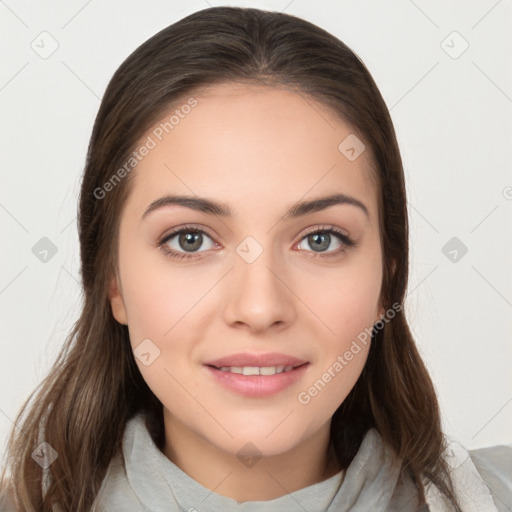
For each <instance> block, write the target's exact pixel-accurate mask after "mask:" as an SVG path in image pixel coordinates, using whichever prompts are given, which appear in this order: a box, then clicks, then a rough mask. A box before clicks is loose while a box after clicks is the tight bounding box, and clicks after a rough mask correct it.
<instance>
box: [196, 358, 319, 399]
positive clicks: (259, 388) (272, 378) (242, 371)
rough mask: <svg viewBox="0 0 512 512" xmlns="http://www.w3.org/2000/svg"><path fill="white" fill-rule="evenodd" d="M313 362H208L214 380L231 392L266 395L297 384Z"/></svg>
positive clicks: (251, 395)
mask: <svg viewBox="0 0 512 512" xmlns="http://www.w3.org/2000/svg"><path fill="white" fill-rule="evenodd" d="M309 366H310V363H309V362H308V363H301V364H297V365H295V366H293V365H288V366H284V365H278V366H220V367H217V366H215V365H212V364H205V365H203V367H204V368H205V370H206V372H207V375H208V376H209V378H212V379H213V382H215V383H216V384H218V385H220V386H221V387H222V388H223V389H225V390H228V391H229V392H231V393H235V394H237V395H242V396H245V397H249V398H266V397H271V396H275V395H277V394H278V393H280V392H284V391H285V390H287V389H288V388H293V387H294V386H296V385H297V384H298V383H299V381H301V380H303V379H304V378H305V375H306V372H307V369H308V367H309Z"/></svg>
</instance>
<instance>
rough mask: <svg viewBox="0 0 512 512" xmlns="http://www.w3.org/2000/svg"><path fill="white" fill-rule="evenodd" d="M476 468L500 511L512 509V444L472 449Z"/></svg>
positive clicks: (471, 454)
mask: <svg viewBox="0 0 512 512" xmlns="http://www.w3.org/2000/svg"><path fill="white" fill-rule="evenodd" d="M469 455H470V457H471V461H472V462H473V464H474V466H475V468H476V470H477V471H478V473H479V474H480V476H481V477H482V479H483V481H484V482H485V484H486V485H487V487H488V488H489V490H490V491H491V495H492V497H493V500H494V503H495V504H496V508H497V509H498V511H499V512H502V511H506V512H510V510H512V446H505V445H500V446H491V447H489V448H479V449H476V450H470V451H469Z"/></svg>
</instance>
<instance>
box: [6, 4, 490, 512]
mask: <svg viewBox="0 0 512 512" xmlns="http://www.w3.org/2000/svg"><path fill="white" fill-rule="evenodd" d="M79 235H80V246H81V263H82V265H81V275H82V281H83V289H84V306H83V311H82V315H81V317H80V319H79V320H78V321H77V323H76V324H75V326H74V329H73V330H72V332H71V333H70V335H69V338H68V340H67V343H66V345H65V347H64V348H63V350H62V353H61V354H60V357H59V358H58V361H57V362H56V363H55V366H54V367H53V369H52V371H51V372H50V374H49V375H48V377H47V378H46V379H45V380H44V381H43V382H42V384H41V386H40V389H39V391H38V392H37V394H36V395H35V397H34V400H33V403H31V404H30V405H29V401H27V403H26V404H25V407H24V408H23V410H22V411H21V412H20V415H19V418H18V420H17V422H16V423H17V424H18V425H19V428H18V429H17V430H16V432H13V435H12V437H11V440H10V446H9V448H10V451H9V464H10V467H11V468H12V478H11V479H10V481H9V483H10V488H11V491H10V505H9V506H10V507H11V508H12V510H41V511H50V510H63V511H69V510H73V511H79V512H82V511H84V512H85V511H89V510H108V511H110V510H124V511H131V510H155V511H156V510H201V511H202V510H230V509H231V508H237V509H238V508H240V507H241V508H242V509H243V510H246V511H261V510H280V511H281V510H284V511H286V510H290V511H291V510H318V511H320V510H328V511H334V510H336V511H345V510H372V511H374V510H382V511H384V510H386V511H388V510H402V511H404V512H406V511H412V510H419V509H422V510H428V509H429V508H428V507H430V510H456V511H459V512H461V511H464V512H466V511H468V510H479V511H482V510H496V507H495V505H494V503H493V497H492V496H491V494H490V493H489V489H488V488H487V486H486V485H485V483H484V482H483V481H482V479H481V477H480V475H479V473H478V471H477V470H476V469H475V466H474V465H473V463H472V462H471V459H469V458H467V453H466V452H465V451H464V450H463V449H460V450H459V451H460V453H458V451H457V450H454V445H453V444H452V445H449V443H448V442H447V440H446V438H445V436H444V435H443V433H442V430H441V426H440V416H439V408H438V403H437V399H436V396H435V392H434V388H433V385H432V382H431V379H430V377H429V375H428V373H427V370H426V368H425V365H424V364H423V362H422V360H421V358H420V356H419V354H418V351H417V349H416V347H415V344H414V341H413V338H412V336H411V333H410V330H409V327H408V324H407V321H406V318H405V316H404V312H403V308H402V304H403V299H404V295H405V290H406V286H407V276H408V245H407V243H408V224H407V209H406V196H405V186H404V177H403V168H402V163H401V159H400V153H399V150H398V144H397V141H396V138H395V133H394V129H393V125H392V122H391V119H390V116H389V113H388V110H387V108H386V106H385V103H384V101H383V99H382V97H381V95H380V93H379V91H378V89H377V87H376V85H375V83H374V81H373V79H372V78H371V76H370V74H369V72H368V71H367V69H366V68H365V66H364V65H363V63H362V62H361V61H360V60H359V59H358V57H357V56H356V55H355V54H354V53H353V52H352V51H351V50H350V49H349V48H347V46H346V45H344V44H343V43H342V42H341V41H339V40H338V39H336V38H335V37H334V36H332V35H330V34H328V33H327V32H325V31H324V30H322V29H320V28H318V27H316V26H314V25H312V24H311V23H308V22H306V21H304V20H301V19H299V18H296V17H293V16H289V15H285V14H281V13H277V12H265V11H260V10H256V9H241V8H229V7H218V8H211V9H206V10H203V11H200V12H196V13H194V14H192V15H190V16H188V17H186V18H184V19H182V20H181V21H179V22H177V23H175V24H173V25H171V26H169V27H167V28H166V29H164V30H162V31H161V32H159V33H158V34H156V35H155V36H154V37H152V38H151V39H149V40H148V41H146V42H145V43H144V44H143V45H142V46H140V47H139V48H138V49H137V50H136V51H135V52H134V53H133V54H132V55H130V56H129V57H128V58H127V59H126V61H125V62H124V63H123V64H122V65H121V66H120V68H119V69H118V70H117V72H116V73H115V75H114V77H113V78H112V80H111V82H110V84H109V86H108V88H107V90H106V92H105V95H104V98H103V100H102V103H101V106H100V110H99V113H98V115H97V118H96V122H95V125H94V129H93V133H92V137H91V141H90V145H89V150H88V156H87V163H86V168H85V172H84V177H83V182H82V188H81V194H80V204H79ZM459 448H460V447H459ZM5 481H6V484H7V479H5ZM6 484H5V485H6ZM494 499H496V498H494ZM15 502H17V503H18V505H17V507H15V505H14V503H15ZM241 502H243V504H242V505H240V503H241ZM421 507H423V508H421Z"/></svg>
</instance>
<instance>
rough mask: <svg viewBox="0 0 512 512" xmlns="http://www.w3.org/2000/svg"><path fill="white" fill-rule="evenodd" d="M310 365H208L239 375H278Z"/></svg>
mask: <svg viewBox="0 0 512 512" xmlns="http://www.w3.org/2000/svg"><path fill="white" fill-rule="evenodd" d="M307 364H309V363H299V364H296V365H288V366H285V365H277V366H215V365H212V364H207V365H206V366H209V367H210V368H214V369H216V370H220V371H221V372H230V373H238V374H239V375H265V376H270V375H276V374H278V373H284V372H290V371H292V370H295V369H296V368H300V367H301V366H305V365H307Z"/></svg>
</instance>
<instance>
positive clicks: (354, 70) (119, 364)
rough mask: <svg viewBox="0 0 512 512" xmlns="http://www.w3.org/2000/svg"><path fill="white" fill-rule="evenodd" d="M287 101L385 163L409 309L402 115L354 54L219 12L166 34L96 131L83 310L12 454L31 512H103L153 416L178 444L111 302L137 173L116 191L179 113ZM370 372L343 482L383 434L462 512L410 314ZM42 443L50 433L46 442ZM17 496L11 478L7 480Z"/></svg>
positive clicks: (417, 477)
mask: <svg viewBox="0 0 512 512" xmlns="http://www.w3.org/2000/svg"><path fill="white" fill-rule="evenodd" d="M221 82H243V83H255V84H263V85H269V86H273V87H284V88H289V89H291V90H294V91H296V92H297V93H299V94H302V95H304V97H306V96H309V97H310V98H313V99H315V100H316V101H318V102H319V103H321V104H323V105H325V106H326V107H328V108H329V109H330V110H331V111H332V112H333V113H334V114H335V115H337V116H339V118H340V119H342V120H343V121H345V122H346V123H348V124H349V125H350V126H351V128H352V129H353V131H354V132H355V133H356V134H357V135H358V137H359V138H360V139H361V140H363V141H364V143H365V144H366V145H367V147H368V148H370V150H371V154H372V164H373V173H374V177H375V179H376V183H377V184H378V189H379V201H378V202H379V216H380V220H379V222H380V231H381V241H382V250H383V258H384V261H383V283H382V295H381V299H382V305H383V307H384V308H385V309H386V310H387V309H388V308H391V307H392V304H394V303H400V304H402V302H403V300H404V298H405V297H404V296H405V291H406V287H407V279H408V218H407V207H406V194H405V184H404V173H403V167H402V161H401V157H400V152H399V148H398V144H397V141H396V136H395V132H394V128H393V124H392V121H391V118H390V115H389V111H388V109H387V107H386V105H385V103H384V100H383V99H382V96H381V94H380V93H379V90H378V89H377V86H376V85H375V82H374V81H373V79H372V77H371V75H370V73H369V72H368V70H367V69H366V67H365V65H364V64H363V63H362V61H361V60H360V59H359V57H358V56H357V55H356V54H354V52H352V51H351V50H350V49H349V48H348V47H347V46H346V45H345V44H344V43H342V42H341V41H340V40H338V39H337V38H336V37H334V36H333V35H331V34H329V33H328V32H326V31H324V30H322V29H321V28H319V27H317V26H315V25H313V24H311V23H309V22H307V21H305V20H302V19H300V18H297V17H295V16H291V15H287V14H282V13H279V12H271V11H263V10H258V9H252V8H238V7H213V8H209V9H205V10H202V11H198V12H196V13H194V14H191V15H189V16H187V17H185V18H184V19H182V20H180V21H178V22H176V23H174V24H173V25H170V26H169V27H167V28H165V29H163V30H162V31H160V32H159V33H157V34H156V35H154V36H153V37H151V38H150V39H149V40H148V41H146V42H145V43H144V44H142V45H141V46H140V47H139V48H137V49H136V50H135V51H134V52H133V53H132V54H131V55H130V56H129V57H128V58H127V59H126V60H125V61H124V62H123V63H122V64H121V66H120V67H119V69H118V70H117V71H116V72H115V74H114V76H113V77H112V79H111V81H110V83H109V85H108V87H107V89H106V91H105V94H104V97H103V100H102V102H101V105H100V108H99V112H98V114H97V117H96V121H95V124H94V128H93V131H92V135H91V139H90V143H89V148H88V153H87V160H86V165H85V169H84V174H83V181H82V186H81V192H80V198H79V210H78V231H79V238H80V251H81V252H80V254H81V277H82V284H83V310H82V312H81V315H80V317H79V319H78V320H77V322H76V323H75V325H74V327H73V329H72V331H71V332H70V333H69V335H68V337H67V339H66V342H65V345H64V346H63V348H62V350H61V352H60V354H59V356H58V358H57V361H56V362H55V363H54V365H53V367H52V368H51V371H50V372H49V374H48V376H47V377H46V378H45V379H44V380H43V381H42V382H41V383H40V385H39V386H38V387H37V388H36V389H35V390H34V391H33V392H32V394H31V395H30V397H29V398H28V399H27V400H26V402H25V403H24V405H23V407H22V408H21V410H20V412H19V413H18V416H17V418H16V425H17V426H16V427H15V429H13V431H12V432H11V436H10V438H9V445H8V452H7V453H8V465H7V466H6V469H8V468H9V467H10V468H11V475H10V480H9V483H10V485H11V487H12V489H13V490H14V492H15V496H16V499H17V500H18V502H19V503H20V504H21V506H22V510H27V511H36V510H37V511H43V512H45V511H50V510H53V507H54V506H59V507H60V508H61V509H62V510H73V511H76V512H85V511H88V510H91V508H92V505H93V502H94V500H95V497H96V496H97V494H98V490H99V487H100V485H101V483H102V480H103V478H104V477H105V474H106V471H107V468H108V466H109V463H110V461H111V459H112V458H113V456H114V455H115V454H116V453H117V452H118V450H120V449H121V441H122V438H123V433H124V430H125V426H126V424H127V421H128V420H129V419H130V418H131V417H132V416H134V414H136V413H137V412H138V411H139V410H145V411H146V414H147V416H148V417H149V418H150V423H149V424H148V427H149V428H150V432H151V435H152V436H153V438H154V440H155V442H156V443H157V445H158V446H159V447H160V448H161V447H163V444H164V430H163V416H162V405H161V403H160V402H159V400H158V399H157V398H156V397H155V395H154V394H153V393H152V391H151V390H150V389H149V387H148V386H147V384H146V383H145V381H144V379H143V378H142V376H141V374H140V372H139V370H138V367H137V365H136V363H135V361H134V357H133V353H132V350H131V346H130V342H129V335H128V330H127V327H126V326H125V325H121V324H119V323H118V322H117V321H116V320H115V319H114V317H113V315H112V312H111V308H110V302H109V298H108V294H107V287H108V283H109V281H110V279H111V278H112V276H114V275H115V273H116V262H117V237H118V228H119V219H120V216H121V211H122V207H123V204H124V202H125V199H126V197H127V194H128V192H129V190H130V185H131V182H132V181H133V175H134V174H135V173H136V169H134V170H133V171H132V172H130V173H127V175H126V176H125V177H123V179H121V180H119V181H118V182H116V183H115V186H112V187H111V190H109V192H108V197H105V198H103V197H101V194H99V193H98V190H99V189H101V188H102V187H103V186H104V184H105V183H106V182H107V181H108V180H110V179H111V178H112V176H113V175H114V174H115V173H116V171H118V169H120V168H121V167H122V166H123V164H124V163H125V162H127V161H128V159H129V156H130V154H131V153H132V152H133V151H134V148H135V147H136V145H137V143H139V141H140V140H141V137H143V135H144V134H145V133H146V132H147V130H148V129H149V128H150V127H151V126H153V124H154V123H155V122H156V121H157V120H158V119H159V118H161V116H162V115H164V114H165V113H166V112H169V111H170V109H171V108H173V107H174V106H176V105H178V104H179V103H180V102H183V101H185V100H186V99H187V98H190V97H191V96H192V95H193V94H197V93H198V92H200V90H201V89H202V88H205V87H207V86H209V85H212V84H218V83H221ZM372 338H373V339H372V343H371V347H370V352H369V355H368V360H367V363H366V365H365V367H364V369H363V372H362V374H361V376H360V378H359V380H358V381H357V383H356V385H355V386H354V388H353V389H352V390H351V392H350V394H349V395H348V397H347V398H346V399H345V401H344V402H343V403H342V404H341V405H340V407H339V408H338V409H337V410H336V412H335V414H334V416H333V418H332V423H331V447H332V449H333V453H335V455H336V457H337V459H338V461H339V464H340V465H341V467H342V468H347V467H348V465H349V464H350V462H351V461H352V459H353V457H354V455H355V454H356V452H357V450H358V448H359V446H360V444H361V442H362V438H363V436H364V434H365V432H367V431H368V429H370V428H376V429H377V430H378V432H379V433H380V435H381V436H382V438H383V440H384V442H385V443H387V444H388V445H389V446H390V447H391V448H392V449H393V450H394V452H395V453H396V455H397V457H399V458H400V459H401V460H402V461H403V472H404V473H407V474H408V475H410V476H411V477H412V478H413V481H414V482H415V483H416V486H417V489H418V495H419V498H420V501H422V502H423V501H424V495H425V491H424V484H423V481H424V480H425V479H426V480H425V481H430V482H432V483H433V484H434V485H435V486H437V487H438V489H439V490H440V491H441V492H442V493H443V494H444V495H445V496H446V497H447V498H448V500H449V501H450V503H452V505H453V506H454V509H455V510H457V511H458V512H461V509H460V507H459V505H458V504H457V500H456V497H455V495H454V491H453V486H452V482H451V479H450V475H449V471H448V468H447V466H446V463H445V462H444V460H443V458H442V453H443V451H444V450H445V448H446V445H445V438H444V436H443V433H442V430H441V425H440V412H439V407H438V402H437V398H436V394H435V390H434V387H433V385H432V382H431V379H430V376H429V374H428V372H427V370H426V368H425V365H424V363H423V362H422V360H421V358H420V356H419V353H418V351H417V349H416V346H415V343H414V340H413V337H412V335H411V332H410V330H409V327H408V324H407V321H406V318H405V314H404V313H403V312H402V313H400V314H398V315H396V317H395V318H394V319H393V321H390V322H388V323H386V325H385V326H384V328H383V329H381V330H379V331H378V332H374V336H373V337H372ZM41 432H42V433H43V434H42V435H41ZM42 440H44V441H46V442H47V443H48V444H49V445H50V446H51V447H52V448H53V449H54V450H55V451H56V453H57V454H58V458H57V459H56V460H55V462H53V463H52V464H51V465H50V466H49V468H48V470H47V471H48V477H49V478H48V481H47V490H46V494H45V495H44V496H43V492H42V484H43V471H42V469H41V467H40V465H38V464H36V463H35V461H34V459H33V458H32V456H31V454H32V452H33V451H34V449H35V448H36V447H38V446H39V445H40V443H41V441H42ZM2 480H3V482H4V485H6V484H7V476H6V473H5V469H4V472H3V478H2Z"/></svg>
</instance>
